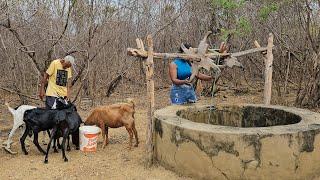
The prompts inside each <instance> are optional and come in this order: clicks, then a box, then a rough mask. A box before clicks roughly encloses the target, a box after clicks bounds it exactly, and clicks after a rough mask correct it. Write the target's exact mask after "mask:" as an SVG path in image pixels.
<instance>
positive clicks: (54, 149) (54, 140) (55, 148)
mask: <svg viewBox="0 0 320 180" xmlns="http://www.w3.org/2000/svg"><path fill="white" fill-rule="evenodd" d="M50 139H51V136H50ZM58 139H59V138H58ZM58 139H56V138H54V139H53V147H52V148H53V152H55V153H58V149H57V146H56V141H58Z"/></svg>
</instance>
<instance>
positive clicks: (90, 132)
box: [79, 126, 100, 152]
mask: <svg viewBox="0 0 320 180" xmlns="http://www.w3.org/2000/svg"><path fill="white" fill-rule="evenodd" d="M99 134H100V128H98V127H96V126H81V127H80V128H79V136H80V150H81V151H84V152H95V151H96V150H97V143H98V135H99Z"/></svg>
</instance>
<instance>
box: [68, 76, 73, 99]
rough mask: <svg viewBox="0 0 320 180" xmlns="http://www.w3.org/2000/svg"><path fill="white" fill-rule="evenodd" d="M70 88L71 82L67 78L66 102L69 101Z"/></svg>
mask: <svg viewBox="0 0 320 180" xmlns="http://www.w3.org/2000/svg"><path fill="white" fill-rule="evenodd" d="M71 87H72V81H71V78H69V79H68V83H67V100H70V92H71Z"/></svg>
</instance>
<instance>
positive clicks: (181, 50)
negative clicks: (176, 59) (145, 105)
mask: <svg viewBox="0 0 320 180" xmlns="http://www.w3.org/2000/svg"><path fill="white" fill-rule="evenodd" d="M183 45H184V46H185V47H186V48H187V49H189V48H191V47H192V46H191V44H189V43H183ZM179 53H183V49H182V48H181V46H180V47H179Z"/></svg>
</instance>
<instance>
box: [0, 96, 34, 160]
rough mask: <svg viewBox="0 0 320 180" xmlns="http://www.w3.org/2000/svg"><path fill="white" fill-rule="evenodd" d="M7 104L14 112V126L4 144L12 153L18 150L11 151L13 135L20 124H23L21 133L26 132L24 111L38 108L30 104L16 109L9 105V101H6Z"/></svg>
mask: <svg viewBox="0 0 320 180" xmlns="http://www.w3.org/2000/svg"><path fill="white" fill-rule="evenodd" d="M5 105H6V106H7V107H8V109H9V111H10V113H11V114H12V116H13V127H12V129H11V131H10V134H9V137H8V140H7V141H6V142H4V143H3V145H4V149H5V150H6V151H8V152H9V153H11V154H16V152H12V151H11V149H10V148H11V144H12V137H13V135H14V133H15V132H16V130H17V129H18V128H19V127H20V126H23V129H22V131H21V132H22V133H21V134H23V132H24V130H25V128H26V127H25V126H24V125H25V123H24V121H23V115H24V112H25V111H26V110H29V109H34V108H36V107H35V106H30V105H21V106H19V107H18V108H16V109H13V108H11V107H10V106H9V103H7V102H6V103H5Z"/></svg>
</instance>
